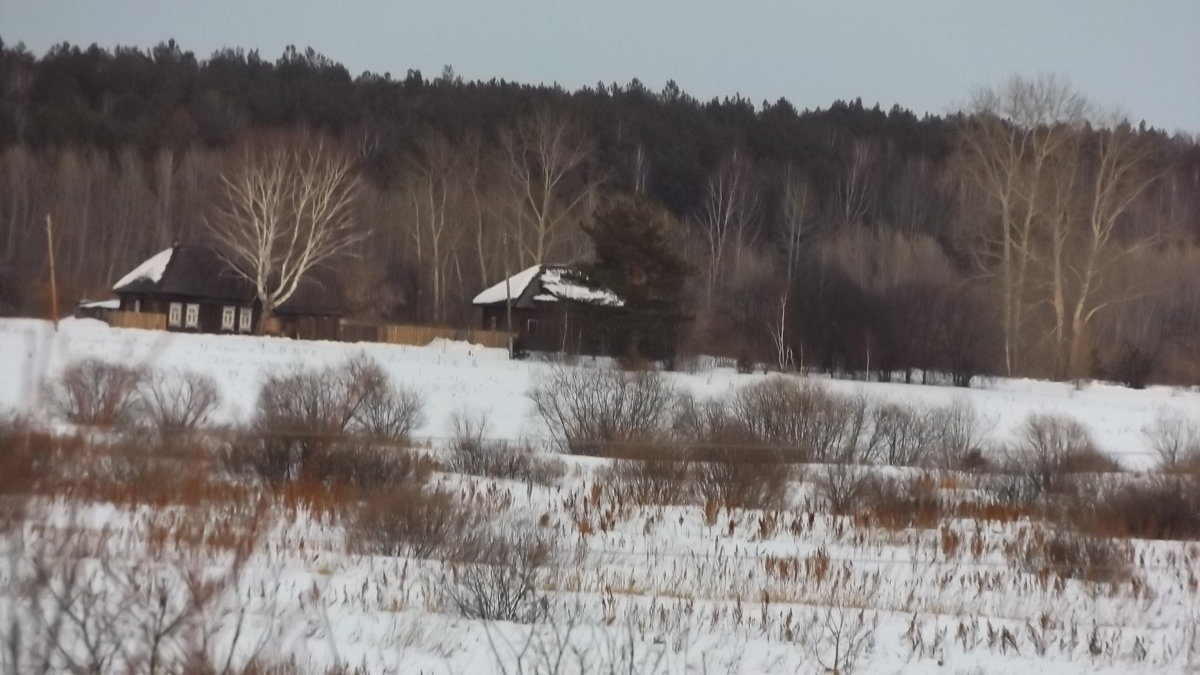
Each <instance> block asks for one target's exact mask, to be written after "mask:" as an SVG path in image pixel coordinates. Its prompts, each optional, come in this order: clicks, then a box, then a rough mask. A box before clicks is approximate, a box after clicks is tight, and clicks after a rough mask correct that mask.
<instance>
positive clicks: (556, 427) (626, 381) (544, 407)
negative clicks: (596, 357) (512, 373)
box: [529, 368, 675, 455]
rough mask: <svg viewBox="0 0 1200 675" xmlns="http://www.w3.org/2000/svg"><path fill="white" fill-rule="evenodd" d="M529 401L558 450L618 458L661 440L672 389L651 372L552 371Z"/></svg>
mask: <svg viewBox="0 0 1200 675" xmlns="http://www.w3.org/2000/svg"><path fill="white" fill-rule="evenodd" d="M529 398H530V399H532V400H533V404H534V408H535V409H536V410H537V412H538V414H539V415H540V416H541V417H542V420H543V421H544V422H545V423H546V426H547V427H549V429H550V434H551V437H552V439H553V441H554V443H555V445H556V446H557V447H558V448H559V450H561V451H562V452H566V453H571V454H580V455H599V454H620V453H621V446H626V447H627V448H628V447H629V446H633V447H634V448H636V447H637V446H644V445H647V444H650V445H653V444H655V443H657V442H659V441H662V440H664V439H665V438H666V436H667V433H666V432H667V428H668V420H669V412H670V410H671V405H672V403H673V402H674V400H675V391H674V390H673V389H672V388H671V386H670V385H669V384H668V383H667V381H666V380H665V379H663V377H662V376H661V375H659V374H657V373H655V372H649V371H646V372H634V373H626V372H621V371H619V370H606V369H592V368H555V369H553V370H551V371H549V372H548V373H545V374H542V375H540V376H538V377H537V379H536V380H535V381H534V385H533V389H532V390H531V391H530V392H529Z"/></svg>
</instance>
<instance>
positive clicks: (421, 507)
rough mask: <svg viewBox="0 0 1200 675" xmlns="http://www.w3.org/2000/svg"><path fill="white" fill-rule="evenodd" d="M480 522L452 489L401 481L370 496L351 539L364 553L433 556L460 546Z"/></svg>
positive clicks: (358, 515) (354, 527) (353, 528)
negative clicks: (407, 483) (430, 488)
mask: <svg viewBox="0 0 1200 675" xmlns="http://www.w3.org/2000/svg"><path fill="white" fill-rule="evenodd" d="M477 522H478V517H477V515H476V514H475V513H474V512H472V511H470V510H469V509H467V508H466V507H465V506H463V505H462V504H460V503H459V502H458V501H457V500H456V499H455V498H454V495H452V494H450V493H448V492H445V491H442V490H428V489H423V488H421V487H418V486H414V485H400V486H397V487H396V488H394V489H390V490H381V491H379V492H377V493H374V494H372V495H371V496H370V497H369V498H368V499H367V500H366V502H365V503H364V504H363V506H362V508H361V509H360V510H359V512H358V513H357V514H356V516H355V518H354V523H353V526H352V528H351V531H352V536H351V537H350V541H351V543H352V545H353V546H354V548H355V549H356V550H358V551H360V552H362V553H373V554H377V555H388V556H411V557H415V558H428V557H433V556H435V555H446V554H448V553H450V552H453V551H454V550H456V547H458V546H459V545H461V544H462V542H463V540H464V538H468V537H469V536H470V535H469V533H471V532H472V531H473V528H474V527H475V526H476V523H477Z"/></svg>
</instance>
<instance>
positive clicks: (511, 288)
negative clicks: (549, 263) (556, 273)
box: [471, 265, 542, 305]
mask: <svg viewBox="0 0 1200 675" xmlns="http://www.w3.org/2000/svg"><path fill="white" fill-rule="evenodd" d="M541 271H542V266H541V265H534V266H533V267H530V268H529V269H527V270H522V271H520V272H517V273H516V274H514V275H512V276H511V277H509V278H508V279H507V280H506V281H501V282H500V283H498V284H496V285H495V286H490V287H488V288H485V289H484V290H483V291H482V292H480V294H479V295H476V296H475V299H474V300H472V301H471V302H472V303H474V304H476V305H490V304H493V303H496V302H504V301H505V300H507V299H509V298H512V299H513V300H516V299H517V298H519V297H521V294H522V293H524V292H525V288H526V287H528V286H529V282H531V281H533V280H534V278H535V277H537V275H538V273H539V272H541ZM506 282H507V283H506Z"/></svg>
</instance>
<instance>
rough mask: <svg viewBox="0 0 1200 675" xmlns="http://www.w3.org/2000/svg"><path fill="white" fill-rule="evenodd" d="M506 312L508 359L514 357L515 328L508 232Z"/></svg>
mask: <svg viewBox="0 0 1200 675" xmlns="http://www.w3.org/2000/svg"><path fill="white" fill-rule="evenodd" d="M504 313H505V315H506V321H507V324H508V326H507V328H506V330H507V331H508V360H509V361H512V358H513V348H514V346H515V345H514V344H513V341H514V339H513V329H512V273H511V271H510V269H509V267H508V232H505V233H504Z"/></svg>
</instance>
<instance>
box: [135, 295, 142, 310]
mask: <svg viewBox="0 0 1200 675" xmlns="http://www.w3.org/2000/svg"><path fill="white" fill-rule="evenodd" d="M133 311H134V312H140V311H142V300H141V298H138V299H137V300H134V301H133Z"/></svg>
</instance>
